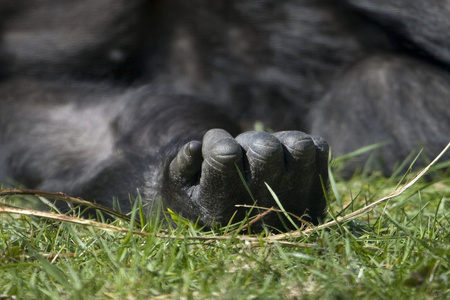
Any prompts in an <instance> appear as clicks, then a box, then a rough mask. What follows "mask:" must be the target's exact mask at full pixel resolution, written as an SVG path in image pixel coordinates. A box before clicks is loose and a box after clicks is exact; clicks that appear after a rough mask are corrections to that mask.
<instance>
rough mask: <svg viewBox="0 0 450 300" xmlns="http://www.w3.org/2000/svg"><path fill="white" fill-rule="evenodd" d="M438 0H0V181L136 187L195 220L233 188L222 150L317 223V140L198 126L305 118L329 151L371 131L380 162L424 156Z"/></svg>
mask: <svg viewBox="0 0 450 300" xmlns="http://www.w3.org/2000/svg"><path fill="white" fill-rule="evenodd" d="M449 12H450V6H449V5H447V4H445V3H444V2H439V3H430V2H429V1H414V3H412V2H411V1H408V0H396V1H393V0H390V1H388V0H381V1H376V2H373V1H370V0H358V1H356V0H355V1H353V0H347V1H334V0H314V1H310V0H298V1H293V0H284V1H281V0H258V1H256V0H241V1H234V0H231V1H230V0H216V1H206V0H193V1H182V0H169V1H167V0H165V1H163V0H160V1H144V0H134V1H128V0H98V1H89V0H74V1H62V0H57V1H35V0H14V1H13V0H6V1H2V2H1V3H0V79H1V81H2V82H1V86H0V181H1V182H9V181H10V180H15V181H18V182H20V183H23V184H25V185H26V186H27V187H29V188H41V189H47V190H51V191H63V192H67V193H70V194H72V195H76V196H82V197H85V198H87V199H95V200H97V201H99V202H101V203H104V204H107V205H112V204H111V198H112V196H116V197H118V198H119V199H120V200H121V206H122V208H123V210H128V209H129V203H128V201H127V199H128V194H129V193H131V194H133V193H135V191H136V189H139V190H140V192H141V193H143V194H144V195H143V196H144V199H145V200H146V201H147V202H151V201H152V199H154V196H155V194H159V195H162V198H163V199H164V204H165V205H166V206H169V207H171V208H173V210H175V211H178V212H179V213H181V214H182V215H184V216H186V217H188V218H191V219H196V218H197V217H199V218H200V223H202V224H206V225H211V223H212V222H213V221H212V220H216V221H218V222H220V223H222V224H223V223H226V222H227V221H228V219H229V217H231V215H232V214H233V213H234V211H235V210H236V208H235V207H234V204H236V203H247V204H249V203H251V200H249V198H248V195H247V193H246V192H245V191H244V190H243V189H242V186H238V184H239V183H238V179H237V177H235V173H233V172H234V169H233V167H234V166H235V163H236V164H237V165H238V167H239V168H240V169H241V170H243V171H244V172H243V173H244V177H245V178H246V180H247V183H248V184H249V186H250V188H251V189H252V191H253V193H255V194H256V195H255V198H257V200H258V204H261V205H266V206H272V204H273V201H272V200H271V198H270V196H269V195H268V194H267V192H266V191H267V190H266V189H264V186H263V182H264V181H267V182H268V183H269V184H270V183H272V184H271V186H272V188H274V190H275V191H276V192H277V193H279V194H280V195H281V196H280V199H281V200H282V202H283V203H284V206H286V207H285V208H289V209H288V210H290V211H292V212H294V213H296V214H298V215H301V214H303V212H305V210H306V209H307V212H308V213H309V215H310V216H311V220H312V221H313V222H317V221H318V220H319V219H321V218H322V217H323V209H324V206H325V205H324V199H323V196H322V186H321V185H320V182H319V179H318V178H319V174H320V175H321V176H322V179H323V181H324V182H326V181H327V172H326V161H327V160H326V157H327V152H328V148H327V146H326V143H324V142H323V140H320V139H318V138H316V137H309V136H304V135H303V134H300V133H298V132H296V131H291V132H289V134H288V136H289V139H285V138H284V135H285V134H286V133H279V134H276V135H263V136H262V137H261V136H259V134H255V133H248V134H245V135H244V138H243V137H242V136H241V137H238V138H237V139H236V140H234V139H230V137H229V136H227V135H224V133H223V132H222V131H212V132H211V131H210V132H208V134H206V135H205V133H206V132H207V131H208V130H209V129H211V128H223V129H225V130H227V131H228V132H230V133H231V134H232V135H233V136H235V135H236V134H237V133H239V132H241V131H242V130H247V129H248V128H250V126H251V125H252V124H253V123H254V122H255V121H258V120H261V121H263V122H264V124H265V125H266V126H267V127H269V128H271V129H273V130H275V131H280V130H292V129H300V130H303V131H305V132H312V133H314V134H319V135H321V136H323V137H325V139H326V140H327V141H328V142H329V143H330V145H332V149H333V153H334V154H337V155H340V154H345V153H348V152H350V151H353V150H355V149H358V148H360V147H363V146H366V145H370V144H373V143H375V142H387V145H386V146H385V147H383V148H382V149H381V150H379V151H378V152H376V153H374V154H375V157H376V158H377V164H378V166H380V165H381V168H383V170H384V171H385V172H386V173H389V172H390V171H391V167H392V166H394V165H395V162H396V161H399V160H400V161H401V160H403V159H404V158H405V157H406V156H407V155H408V154H409V153H410V151H412V150H414V149H417V147H422V146H423V147H424V148H425V152H424V153H425V154H426V155H428V156H430V157H431V156H433V155H435V154H436V153H437V152H439V151H440V150H441V148H443V147H444V146H445V144H446V143H447V142H448V137H449V128H450V108H449V107H450V106H449V95H450V75H449V74H448V70H449V63H450V52H449V51H448V49H450V45H449V44H450V38H449V35H450V30H448V29H449V28H450V21H449V19H448V17H447V16H448V15H449ZM139 86H145V87H142V88H139ZM176 95H190V96H176ZM199 99H201V100H199ZM223 112H226V115H222V113H223ZM217 137H222V138H223V140H224V141H222V139H220V140H217ZM275 137H276V139H275V140H274V138H275ZM203 139H204V140H203ZM202 140H203V144H201V145H200V144H199V142H201V141H202ZM261 140H264V141H266V142H267V143H268V144H270V145H272V147H268V148H261V147H260V146H259V145H260V144H261ZM280 140H281V141H280ZM292 140H293V141H294V142H292ZM249 141H251V142H249ZM311 142H312V143H315V147H312V144H311ZM236 143H237V144H236ZM297 144H298V147H300V148H299V149H297V148H296V147H294V146H293V145H297ZM301 145H303V146H301ZM280 148H281V149H283V151H282V152H281V151H280V150H279V149H280ZM248 149H253V150H254V149H256V153H257V151H262V156H261V157H262V158H263V159H262V161H263V162H264V163H260V162H258V160H257V159H255V156H252V155H249V153H253V152H252V151H253V150H252V151H249V150H248ZM270 149H278V150H277V151H272V150H270ZM313 150H314V151H313ZM200 152H202V154H201V155H200ZM296 153H301V154H298V155H296ZM225 154H226V155H225ZM224 157H225V158H227V159H226V160H225V162H223V163H222V165H221V166H220V167H217V166H216V167H214V165H213V164H210V162H211V161H216V160H217V159H219V158H224ZM366 158H367V157H362V160H363V161H364V160H365V159H366ZM219 160H220V159H219ZM174 161H175V162H176V163H174ZM308 162H309V163H308ZM360 164H361V162H355V165H353V166H351V169H353V168H355V167H357V166H359V165H360ZM208 166H209V167H208ZM232 166H233V167H232ZM232 169H233V170H232ZM213 170H216V171H213ZM232 173H233V175H231V174H232ZM298 183H301V184H298ZM296 184H297V185H296ZM230 186H231V188H230ZM213 193H214V195H213ZM236 198H239V200H236ZM241 199H242V200H241ZM241 201H242V202H241ZM242 215H243V213H242V211H240V212H239V213H238V216H239V217H242ZM272 216H273V215H271V216H269V217H268V218H266V220H267V223H269V225H274V226H277V227H280V224H279V221H278V218H277V217H272Z"/></svg>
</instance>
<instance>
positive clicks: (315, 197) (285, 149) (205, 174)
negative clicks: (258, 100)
mask: <svg viewBox="0 0 450 300" xmlns="http://www.w3.org/2000/svg"><path fill="white" fill-rule="evenodd" d="M327 167H328V145H327V143H326V142H325V141H324V140H323V139H322V138H320V137H315V136H310V135H307V134H305V133H303V132H300V131H284V132H278V133H275V134H269V133H265V132H245V133H242V134H240V135H239V136H237V137H236V139H234V138H233V137H232V136H231V135H230V134H229V133H228V132H226V131H224V130H221V129H212V130H210V131H208V132H207V133H206V134H205V135H204V137H203V142H202V143H201V142H199V141H191V142H189V143H187V144H185V145H184V146H183V147H182V148H181V149H180V150H179V151H178V153H177V155H176V157H175V158H174V159H173V160H172V162H171V164H170V167H169V169H168V174H167V176H165V177H166V178H165V181H166V182H165V183H164V184H163V193H162V194H163V200H164V202H165V205H166V206H167V207H169V208H171V209H172V210H174V211H175V212H177V213H180V214H181V215H182V216H184V217H186V218H188V219H191V220H197V219H198V220H199V221H200V223H201V224H203V225H207V226H211V225H212V224H213V222H216V223H219V224H223V225H224V224H226V223H227V222H228V221H229V220H230V218H231V217H232V216H233V215H235V214H236V215H235V219H234V220H235V221H238V220H240V219H242V218H244V216H245V209H243V208H238V207H236V205H237V204H249V205H257V206H262V207H272V206H273V207H277V204H276V202H275V200H274V199H273V197H272V196H271V194H270V192H269V191H268V189H267V187H266V186H265V183H267V184H268V185H269V186H270V187H271V188H272V189H273V190H274V191H275V193H276V194H277V197H278V199H279V200H280V202H281V203H282V205H283V207H284V209H286V211H288V212H290V213H294V214H296V215H298V216H303V215H307V217H305V220H308V221H311V222H313V223H317V222H318V221H319V220H320V219H321V218H322V217H323V214H324V209H325V200H324V195H323V188H322V182H323V183H324V184H325V185H326V184H327V180H328V170H327ZM238 169H239V171H240V172H241V174H242V176H243V179H244V181H245V184H244V182H243V181H242V179H241V177H240V176H239V174H238ZM320 177H321V178H320ZM246 185H247V186H248V188H249V189H250V191H251V194H252V196H251V195H250V194H249V192H248V190H247V187H246ZM253 199H254V200H255V201H253ZM256 213H258V211H257V209H254V210H253V211H252V214H253V215H254V214H256ZM282 219H283V218H282V216H281V215H277V213H271V214H268V215H266V216H265V217H264V218H263V220H262V221H263V222H264V223H265V224H266V225H268V226H274V227H277V228H279V229H282V227H284V226H283V224H284V223H283V221H282Z"/></svg>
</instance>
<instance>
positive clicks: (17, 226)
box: [0, 163, 450, 300]
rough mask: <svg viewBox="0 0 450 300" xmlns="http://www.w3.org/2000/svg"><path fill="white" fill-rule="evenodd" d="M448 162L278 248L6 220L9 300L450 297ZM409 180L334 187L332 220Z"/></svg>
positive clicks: (3, 255) (255, 241) (4, 293)
mask: <svg viewBox="0 0 450 300" xmlns="http://www.w3.org/2000/svg"><path fill="white" fill-rule="evenodd" d="M448 165H449V163H446V164H445V163H444V164H441V165H440V166H437V167H435V168H434V170H431V171H430V172H429V173H428V175H427V176H428V177H427V180H423V179H421V180H419V181H418V182H417V183H415V184H414V185H413V186H412V187H411V188H409V189H408V190H406V191H405V192H404V193H403V194H401V195H400V196H398V197H395V198H393V199H390V200H389V201H387V202H384V203H382V204H381V205H379V206H377V207H375V208H374V209H373V210H372V211H371V212H370V213H366V214H363V215H361V216H359V217H358V218H356V219H353V220H350V221H344V222H339V223H338V224H337V225H335V226H331V227H329V228H327V229H322V230H314V231H313V232H311V233H310V234H308V235H303V236H300V237H295V238H294V237H285V238H283V239H281V240H278V241H275V240H271V239H270V237H269V239H268V238H264V236H262V235H261V236H259V237H253V238H252V239H250V238H248V239H246V238H245V237H240V236H237V235H235V234H231V235H228V236H223V235H222V236H220V237H217V234H214V233H212V232H201V231H198V230H197V229H195V226H193V225H191V224H189V223H188V224H186V223H184V226H180V228H178V229H167V228H166V227H165V226H163V225H162V224H161V223H158V222H155V221H153V222H150V223H148V224H146V226H144V228H139V227H138V226H137V224H134V223H132V224H130V223H129V222H127V221H123V220H117V221H115V222H114V223H113V225H115V226H120V227H122V228H125V229H130V230H131V229H133V230H138V231H141V232H143V234H138V233H136V232H132V231H129V230H125V231H126V232H116V231H107V230H104V229H102V228H98V227H93V226H81V225H78V224H71V223H66V222H60V221H57V220H51V219H48V218H45V217H41V218H37V217H30V216H21V215H14V216H13V215H11V216H9V215H6V214H2V215H0V299H180V298H182V299H282V298H284V299H355V298H356V299H390V300H392V299H450V209H449V208H450V178H449V177H450V176H449V174H448ZM445 170H447V171H445ZM410 177H411V175H410V176H408V178H410ZM408 178H406V179H405V178H402V177H400V176H394V177H392V178H385V177H383V176H381V175H380V174H378V173H373V174H370V175H367V174H365V175H358V176H355V177H353V178H352V179H350V180H342V179H338V178H337V179H335V180H334V181H332V190H333V191H334V192H333V193H332V194H333V195H331V196H330V199H329V202H330V203H329V214H328V219H327V220H328V221H330V220H333V219H335V218H338V217H339V216H345V215H348V214H349V213H351V212H353V211H356V210H358V209H360V208H362V207H364V206H366V205H368V204H370V203H373V202H374V201H376V200H378V199H380V198H382V197H383V196H386V195H388V194H390V193H391V192H393V191H394V190H395V189H396V187H397V185H398V184H399V182H404V181H405V180H407V179H408ZM137 213H139V211H137ZM214 237H217V239H219V238H222V239H223V240H220V239H219V240H217V239H216V238H214Z"/></svg>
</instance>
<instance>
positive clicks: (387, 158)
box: [309, 55, 450, 173]
mask: <svg viewBox="0 0 450 300" xmlns="http://www.w3.org/2000/svg"><path fill="white" fill-rule="evenodd" d="M449 91H450V74H448V73H446V72H444V71H442V70H440V69H438V68H435V67H433V66H429V65H427V64H424V63H422V62H420V61H417V60H415V59H411V58H404V57H397V56H390V55H386V56H383V55H379V56H374V57H370V58H367V59H365V60H363V61H362V62H360V63H358V64H356V65H355V66H354V67H352V68H351V69H350V70H348V71H347V72H346V73H345V74H344V75H343V76H341V78H340V79H338V80H336V81H335V83H334V87H333V88H332V89H331V90H330V91H329V92H328V93H327V94H326V95H325V96H324V98H323V99H322V100H321V101H320V102H319V103H318V105H317V106H316V107H314V109H313V110H312V112H311V114H310V115H309V118H310V122H311V124H312V129H311V132H314V133H316V134H320V135H322V136H323V137H324V138H325V139H327V140H328V142H329V143H330V145H332V150H333V154H335V155H342V154H346V153H348V152H351V151H353V150H356V149H358V148H361V147H363V146H367V145H370V144H374V143H376V142H388V143H389V144H388V145H386V146H384V147H383V148H382V149H381V150H380V152H379V153H378V154H379V156H378V157H379V158H380V159H381V161H382V162H383V163H384V170H385V171H386V172H388V173H389V171H392V170H390V168H391V167H392V166H393V165H394V164H395V162H396V161H402V160H403V159H405V158H406V156H407V155H408V154H409V153H410V152H411V151H413V150H415V149H418V148H420V147H423V148H424V150H425V153H426V154H427V155H428V156H434V155H436V154H437V153H439V151H440V150H442V148H443V147H445V145H446V144H447V143H448V141H449V136H450V135H449V133H450V132H449V130H450V111H449V109H448V105H449V96H450V94H449Z"/></svg>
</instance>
